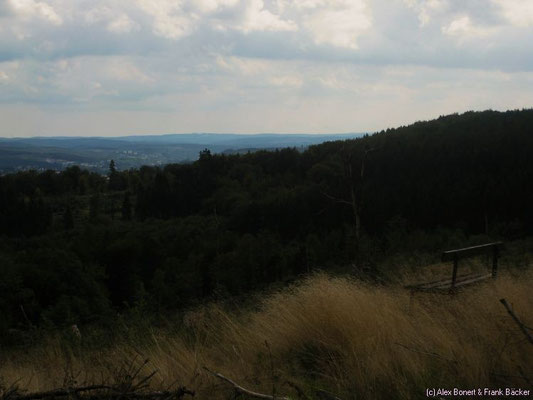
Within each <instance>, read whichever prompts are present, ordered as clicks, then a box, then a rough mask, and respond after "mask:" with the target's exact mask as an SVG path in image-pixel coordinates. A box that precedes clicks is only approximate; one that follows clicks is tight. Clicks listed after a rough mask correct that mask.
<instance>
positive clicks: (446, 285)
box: [405, 242, 503, 293]
mask: <svg viewBox="0 0 533 400" xmlns="http://www.w3.org/2000/svg"><path fill="white" fill-rule="evenodd" d="M502 247H503V242H493V243H486V244H482V245H479V246H471V247H465V248H463V249H455V250H448V251H445V252H443V253H442V261H453V270H452V277H451V279H450V278H447V279H441V280H438V281H432V282H425V283H419V284H416V285H408V286H405V287H406V288H407V289H410V290H411V293H413V292H436V293H453V292H455V290H456V289H457V288H460V287H463V286H466V285H471V284H474V283H476V282H480V281H484V280H486V279H490V278H492V279H495V278H496V277H497V274H498V257H499V255H500V249H501V248H502ZM483 253H486V254H492V271H491V272H487V273H482V274H479V273H470V274H464V275H461V276H458V269H459V259H461V258H467V257H472V256H475V255H478V254H483Z"/></svg>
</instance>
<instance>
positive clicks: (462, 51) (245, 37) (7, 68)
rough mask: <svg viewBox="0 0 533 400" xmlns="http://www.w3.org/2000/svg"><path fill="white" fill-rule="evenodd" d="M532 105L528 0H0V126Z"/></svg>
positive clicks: (211, 125)
mask: <svg viewBox="0 0 533 400" xmlns="http://www.w3.org/2000/svg"><path fill="white" fill-rule="evenodd" d="M532 106H533V0H42V1H40V0H0V136H38V135H101V136H111V135H126V134H141V133H171V132H173V133H180V132H238V133H257V132H302V133H307V132H309V133H329V132H331V133H333V132H335V133H339V132H373V131H376V130H381V129H384V128H387V127H395V126H398V125H403V124H408V123H411V122H414V121H417V120H421V119H431V118H435V117H438V116H439V115H443V114H448V113H452V112H463V111H467V110H484V109H489V108H490V109H496V110H506V109H516V108H531V107H532Z"/></svg>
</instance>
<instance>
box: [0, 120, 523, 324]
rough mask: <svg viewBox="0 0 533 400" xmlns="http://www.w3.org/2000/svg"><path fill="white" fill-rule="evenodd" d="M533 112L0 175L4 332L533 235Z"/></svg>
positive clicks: (177, 304) (168, 305)
mask: <svg viewBox="0 0 533 400" xmlns="http://www.w3.org/2000/svg"><path fill="white" fill-rule="evenodd" d="M532 127H533V110H523V111H511V112H506V113H499V112H492V111H486V112H482V113H474V112H469V113H465V114H462V115H451V116H446V117H441V118H439V119H437V120H434V121H429V122H419V123H416V124H414V125H411V126H407V127H401V128H398V129H389V130H387V131H382V132H379V133H376V134H374V135H372V136H366V137H364V138H361V139H356V140H348V141H337V142H328V143H324V144H322V145H316V146H312V147H310V148H309V149H308V150H306V151H304V152H300V151H297V150H295V149H283V150H278V151H274V152H267V151H259V152H255V153H249V154H242V155H239V154H236V155H213V154H211V153H210V151H209V150H207V149H206V150H204V151H203V152H201V153H200V156H199V159H198V160H197V161H196V162H194V163H190V164H172V165H167V166H165V167H142V168H140V169H138V170H128V171H119V170H118V169H117V167H116V166H115V165H114V163H113V162H112V163H111V165H110V169H109V174H108V175H107V176H101V175H98V174H95V173H90V172H88V171H85V170H81V169H80V168H78V167H70V168H68V169H67V170H65V171H63V172H54V171H47V172H44V173H37V172H32V171H29V172H20V173H17V174H11V175H5V176H2V177H0V235H2V237H1V239H0V268H1V273H2V276H3V279H2V281H0V291H1V295H0V331H1V332H6V331H7V330H8V329H9V328H13V327H21V326H24V325H46V324H50V325H57V324H59V325H61V324H69V323H80V322H81V323H83V322H88V321H91V320H94V319H102V318H106V317H108V316H110V315H112V313H113V312H115V311H116V310H121V309H124V308H128V307H132V306H135V307H147V308H149V309H150V310H153V311H157V310H158V311H163V310H167V309H179V308H181V307H185V306H187V305H190V304H191V303H193V302H194V301H196V300H197V299H202V298H206V297H209V296H212V295H218V294H222V295H223V294H225V293H231V294H239V293H243V292H246V291H247V290H250V289H254V288H257V287H261V286H263V285H265V284H268V283H270V282H275V281H282V280H286V279H291V278H293V277H295V276H298V275H300V274H302V273H305V272H307V271H310V270H312V269H315V268H337V267H339V266H340V267H342V266H346V265H349V266H350V268H355V269H356V270H358V271H364V272H365V273H366V274H371V275H374V276H375V275H376V274H378V273H379V272H378V271H377V267H376V265H377V264H378V263H379V261H380V260H383V259H384V258H385V257H388V256H390V255H391V254H395V253H398V252H400V251H403V252H407V253H409V252H415V251H429V252H437V251H438V250H440V249H442V247H446V246H450V245H462V244H465V243H466V242H468V241H472V240H475V237H476V235H484V237H485V238H486V237H487V236H491V237H504V238H513V237H518V236H522V235H528V234H531V233H533V232H532V230H533V208H531V204H532V200H533V187H532V186H531V182H533V158H532V157H531V156H532V151H533V133H532Z"/></svg>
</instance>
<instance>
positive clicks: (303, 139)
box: [0, 133, 361, 173]
mask: <svg viewBox="0 0 533 400" xmlns="http://www.w3.org/2000/svg"><path fill="white" fill-rule="evenodd" d="M358 136H361V134H356V133H355V134H332V135H311V134H257V135H240V134H216V133H192V134H168V135H143V136H123V137H109V138H104V137H35V138H15V139H6V138H0V172H3V173H6V172H13V171H17V170H28V169H37V170H46V169H53V170H62V169H65V168H66V167H69V166H72V165H80V166H82V167H84V168H87V169H89V170H92V171H96V172H105V171H107V167H108V165H109V160H111V159H114V160H115V162H116V163H117V166H118V167H119V168H120V169H129V168H135V167H140V166H141V165H164V164H168V163H175V162H184V161H194V160H196V159H197V158H198V154H199V152H200V151H201V150H203V149H205V148H208V149H209V150H210V151H211V152H212V153H223V152H226V153H243V152H247V151H256V150H258V149H280V148H285V147H296V148H306V147H307V146H309V145H313V144H318V143H323V142H325V141H329V140H342V139H348V138H354V137H358Z"/></svg>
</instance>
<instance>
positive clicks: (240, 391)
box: [203, 367, 289, 400]
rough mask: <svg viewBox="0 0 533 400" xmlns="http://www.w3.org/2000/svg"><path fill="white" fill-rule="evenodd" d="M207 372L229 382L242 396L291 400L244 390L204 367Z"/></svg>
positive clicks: (267, 399)
mask: <svg viewBox="0 0 533 400" xmlns="http://www.w3.org/2000/svg"><path fill="white" fill-rule="evenodd" d="M203 368H204V369H205V370H206V371H207V372H209V373H210V374H211V375H213V376H214V377H215V378H218V379H220V380H223V381H224V382H227V383H229V384H230V385H232V386H233V388H234V389H235V391H236V392H238V393H241V394H245V395H247V396H250V397H255V398H256V399H266V400H289V398H288V397H285V396H275V397H274V396H271V395H269V394H263V393H257V392H254V391H251V390H248V389H245V388H243V387H242V386H241V385H239V384H238V383H236V382H234V381H232V380H231V379H229V378H226V377H225V376H224V375H222V374H219V373H218V372H213V371H211V370H209V369H208V368H206V367H203Z"/></svg>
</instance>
